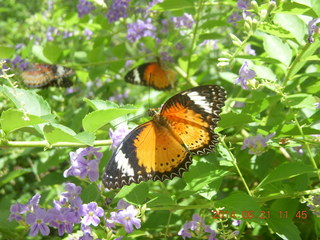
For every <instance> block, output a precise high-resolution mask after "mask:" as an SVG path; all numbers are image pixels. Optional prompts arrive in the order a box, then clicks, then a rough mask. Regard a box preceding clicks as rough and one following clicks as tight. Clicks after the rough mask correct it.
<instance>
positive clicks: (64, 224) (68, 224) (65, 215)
mask: <svg viewBox="0 0 320 240" xmlns="http://www.w3.org/2000/svg"><path fill="white" fill-rule="evenodd" d="M48 214H49V216H50V219H51V220H50V226H52V227H55V228H57V229H58V235H59V236H62V235H63V234H64V233H65V232H67V233H69V234H70V233H72V228H73V224H74V223H79V222H80V221H79V220H80V218H78V217H77V216H76V214H75V213H74V211H72V209H70V208H61V209H60V210H58V209H56V208H51V209H49V210H48Z"/></svg>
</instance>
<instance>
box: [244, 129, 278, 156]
mask: <svg viewBox="0 0 320 240" xmlns="http://www.w3.org/2000/svg"><path fill="white" fill-rule="evenodd" d="M275 134H276V133H271V134H269V135H268V136H266V137H265V138H264V137H263V136H262V135H261V134H258V135H257V136H252V137H247V138H246V139H245V140H244V141H243V145H242V147H241V150H243V149H245V148H249V154H255V155H257V156H259V155H261V154H262V153H263V152H264V150H265V147H266V146H267V141H268V140H270V139H271V138H272V137H273V136H274V135H275Z"/></svg>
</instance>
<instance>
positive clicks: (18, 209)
mask: <svg viewBox="0 0 320 240" xmlns="http://www.w3.org/2000/svg"><path fill="white" fill-rule="evenodd" d="M23 211H24V205H23V204H20V203H15V204H12V205H11V207H10V213H11V214H10V216H9V221H10V222H11V221H12V220H16V221H17V222H18V221H21V220H22V219H23V218H22V213H23Z"/></svg>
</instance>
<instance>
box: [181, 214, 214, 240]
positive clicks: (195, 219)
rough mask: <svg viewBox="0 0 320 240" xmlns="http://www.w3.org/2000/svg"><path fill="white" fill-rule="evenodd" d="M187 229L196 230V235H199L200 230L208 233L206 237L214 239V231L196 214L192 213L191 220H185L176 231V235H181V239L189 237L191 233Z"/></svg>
mask: <svg viewBox="0 0 320 240" xmlns="http://www.w3.org/2000/svg"><path fill="white" fill-rule="evenodd" d="M188 230H191V231H194V232H197V235H199V234H200V233H201V231H204V232H206V233H210V235H209V237H208V239H210V240H216V238H215V236H216V232H215V231H214V230H212V229H211V228H210V227H209V226H208V225H206V224H205V223H204V219H202V218H201V217H200V216H199V215H198V214H193V216H192V221H190V222H186V223H185V224H184V225H183V227H182V228H181V229H180V231H179V232H178V235H179V236H182V238H183V239H186V238H191V237H192V234H191V232H190V231H188Z"/></svg>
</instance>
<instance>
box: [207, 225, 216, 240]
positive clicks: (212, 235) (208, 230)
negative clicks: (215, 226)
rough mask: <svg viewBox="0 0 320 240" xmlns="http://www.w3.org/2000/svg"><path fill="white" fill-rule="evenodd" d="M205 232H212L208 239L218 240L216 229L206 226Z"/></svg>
mask: <svg viewBox="0 0 320 240" xmlns="http://www.w3.org/2000/svg"><path fill="white" fill-rule="evenodd" d="M204 232H206V233H210V235H209V237H208V240H218V239H217V238H215V236H216V235H217V233H216V231H214V230H212V229H211V228H210V227H209V226H207V225H206V226H205V228H204Z"/></svg>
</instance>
